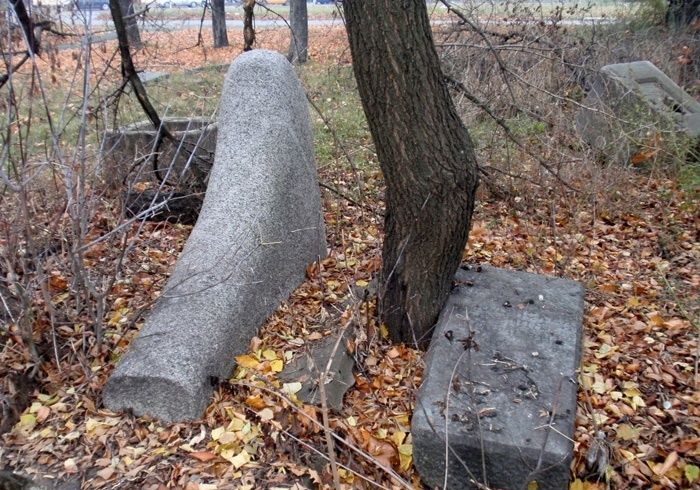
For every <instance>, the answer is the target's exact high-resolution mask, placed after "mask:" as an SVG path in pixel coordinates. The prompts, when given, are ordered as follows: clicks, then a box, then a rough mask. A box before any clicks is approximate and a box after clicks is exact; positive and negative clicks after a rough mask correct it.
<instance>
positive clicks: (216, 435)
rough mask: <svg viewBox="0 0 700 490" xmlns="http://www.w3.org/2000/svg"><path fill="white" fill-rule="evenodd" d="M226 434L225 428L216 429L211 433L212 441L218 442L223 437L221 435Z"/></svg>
mask: <svg viewBox="0 0 700 490" xmlns="http://www.w3.org/2000/svg"><path fill="white" fill-rule="evenodd" d="M224 432H226V429H224V428H223V427H217V428H216V429H214V430H212V431H211V440H212V441H218V440H219V437H221V435H222V434H223V433H224Z"/></svg>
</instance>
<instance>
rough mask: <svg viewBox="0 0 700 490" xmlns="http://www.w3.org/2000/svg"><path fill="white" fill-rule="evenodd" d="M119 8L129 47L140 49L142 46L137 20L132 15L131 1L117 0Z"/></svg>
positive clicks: (132, 6) (132, 3) (132, 5)
mask: <svg viewBox="0 0 700 490" xmlns="http://www.w3.org/2000/svg"><path fill="white" fill-rule="evenodd" d="M119 8H120V9H121V12H122V18H123V19H124V24H125V26H126V37H127V39H128V40H129V46H131V47H132V48H140V47H142V46H143V44H142V43H141V34H140V33H139V24H138V19H137V18H136V16H135V15H134V2H133V0H119Z"/></svg>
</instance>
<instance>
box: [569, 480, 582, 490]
mask: <svg viewBox="0 0 700 490" xmlns="http://www.w3.org/2000/svg"><path fill="white" fill-rule="evenodd" d="M569 490H583V482H582V481H581V480H579V479H578V478H576V479H575V480H574V481H572V482H571V484H570V485H569Z"/></svg>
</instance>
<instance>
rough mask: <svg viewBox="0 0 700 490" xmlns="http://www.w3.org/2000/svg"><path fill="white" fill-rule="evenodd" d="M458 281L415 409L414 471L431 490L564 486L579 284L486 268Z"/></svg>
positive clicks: (466, 271)
mask: <svg viewBox="0 0 700 490" xmlns="http://www.w3.org/2000/svg"><path fill="white" fill-rule="evenodd" d="M455 281H456V284H457V286H458V287H455V289H454V290H453V292H452V293H451V295H450V297H449V299H448V301H447V303H446V305H445V307H444V308H443V310H442V313H441V315H440V319H439V320H438V323H437V325H436V327H435V332H434V334H433V337H432V341H431V343H430V348H429V349H428V353H427V355H426V368H425V374H424V379H423V383H422V385H421V387H420V390H419V391H418V395H417V399H416V405H415V409H414V412H413V420H412V422H411V434H412V436H413V458H414V463H415V466H416V469H417V470H418V472H419V474H420V475H421V478H422V479H423V481H424V482H425V483H427V484H428V486H429V487H430V488H435V487H439V488H443V485H444V484H445V483H447V488H449V489H460V490H461V489H467V488H484V487H485V486H487V487H488V488H503V489H506V490H515V489H521V488H538V489H539V490H561V489H564V488H568V482H569V463H570V462H571V458H572V456H573V432H574V420H575V417H576V369H577V368H578V363H579V358H580V351H581V328H582V326H581V322H582V317H583V287H582V286H581V285H580V284H578V283H576V282H574V281H569V280H565V279H558V278H553V277H546V276H540V275H536V274H529V273H525V272H517V271H507V270H503V269H496V268H494V267H490V266H486V265H484V266H477V267H469V268H466V267H465V268H463V269H460V270H459V271H458V272H457V275H456V278H455ZM446 462H447V467H446V465H445V463H446ZM480 485H481V486H480Z"/></svg>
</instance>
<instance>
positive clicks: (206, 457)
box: [189, 451, 217, 463]
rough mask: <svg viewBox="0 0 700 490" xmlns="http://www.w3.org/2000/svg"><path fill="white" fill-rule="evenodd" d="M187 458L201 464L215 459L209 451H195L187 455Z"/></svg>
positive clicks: (214, 455)
mask: <svg viewBox="0 0 700 490" xmlns="http://www.w3.org/2000/svg"><path fill="white" fill-rule="evenodd" d="M189 456H190V458H194V459H196V460H197V461H201V462H202V463H206V462H207V461H211V460H212V459H216V457H217V456H216V454H214V453H212V452H211V451H195V452H193V453H189Z"/></svg>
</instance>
